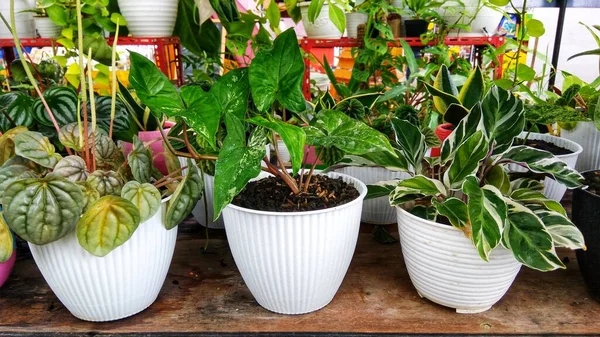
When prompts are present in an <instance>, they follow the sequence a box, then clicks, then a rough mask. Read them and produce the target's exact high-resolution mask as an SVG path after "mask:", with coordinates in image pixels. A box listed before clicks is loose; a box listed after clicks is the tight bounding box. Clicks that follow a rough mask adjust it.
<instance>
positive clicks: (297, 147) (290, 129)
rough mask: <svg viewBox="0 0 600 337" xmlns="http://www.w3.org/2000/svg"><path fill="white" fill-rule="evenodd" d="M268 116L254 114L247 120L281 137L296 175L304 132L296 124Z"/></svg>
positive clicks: (304, 139) (298, 168)
mask: <svg viewBox="0 0 600 337" xmlns="http://www.w3.org/2000/svg"><path fill="white" fill-rule="evenodd" d="M267 116H268V115H267ZM268 117H269V118H268V119H267V118H264V117H262V116H256V117H254V118H251V119H249V120H248V122H250V123H252V124H255V125H258V126H262V127H264V128H267V129H269V130H272V131H274V132H276V133H277V134H278V135H279V136H280V137H281V139H282V140H283V142H284V143H285V146H286V147H287V149H288V150H289V152H290V159H291V162H292V170H293V174H294V175H296V173H298V171H299V170H300V167H301V166H302V160H303V159H304V145H305V143H306V134H305V133H304V130H303V129H302V128H300V127H298V126H296V125H292V124H289V123H286V122H282V121H280V120H277V119H274V118H272V117H270V116H268Z"/></svg>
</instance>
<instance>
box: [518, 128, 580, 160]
mask: <svg viewBox="0 0 600 337" xmlns="http://www.w3.org/2000/svg"><path fill="white" fill-rule="evenodd" d="M525 136H527V133H526V132H521V134H520V135H519V137H525ZM531 136H534V137H539V138H531ZM527 140H543V141H549V142H550V143H552V144H553V145H556V146H558V147H562V148H563V149H567V150H569V151H573V152H572V153H566V154H553V155H554V156H555V157H557V158H563V157H565V156H574V155H580V154H581V152H583V147H582V146H581V145H579V144H577V143H576V142H574V141H572V140H570V139H567V138H563V137H558V136H554V135H551V134H549V133H538V132H532V133H530V134H529V138H527ZM554 140H556V141H558V142H562V141H564V142H565V143H567V144H569V146H568V147H565V146H562V145H560V144H557V143H555V142H554ZM571 148H575V149H576V150H572V149H571Z"/></svg>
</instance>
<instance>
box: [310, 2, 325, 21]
mask: <svg viewBox="0 0 600 337" xmlns="http://www.w3.org/2000/svg"><path fill="white" fill-rule="evenodd" d="M324 4H325V0H315V1H311V2H310V5H308V21H309V22H311V23H315V21H316V20H317V18H318V17H319V14H320V13H321V10H322V9H323V5H324Z"/></svg>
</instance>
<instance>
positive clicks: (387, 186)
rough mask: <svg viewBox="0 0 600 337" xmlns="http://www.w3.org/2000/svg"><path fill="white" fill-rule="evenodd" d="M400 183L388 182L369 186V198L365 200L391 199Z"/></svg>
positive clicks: (395, 181) (396, 181)
mask: <svg viewBox="0 0 600 337" xmlns="http://www.w3.org/2000/svg"><path fill="white" fill-rule="evenodd" d="M398 183H399V181H398V180H386V181H379V182H377V183H375V184H370V185H367V196H366V197H365V200H369V199H375V198H381V197H389V196H390V194H391V193H392V192H393V191H394V190H395V189H396V187H397V186H398Z"/></svg>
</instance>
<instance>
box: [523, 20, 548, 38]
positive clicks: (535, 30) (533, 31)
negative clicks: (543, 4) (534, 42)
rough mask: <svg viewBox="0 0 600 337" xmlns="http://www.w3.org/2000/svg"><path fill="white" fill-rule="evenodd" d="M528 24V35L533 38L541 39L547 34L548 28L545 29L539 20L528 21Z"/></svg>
mask: <svg viewBox="0 0 600 337" xmlns="http://www.w3.org/2000/svg"><path fill="white" fill-rule="evenodd" d="M525 22H526V25H527V34H528V35H529V36H531V37H540V36H542V35H544V33H546V28H544V23H543V22H542V21H540V20H537V19H528V20H527V21H525Z"/></svg>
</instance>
